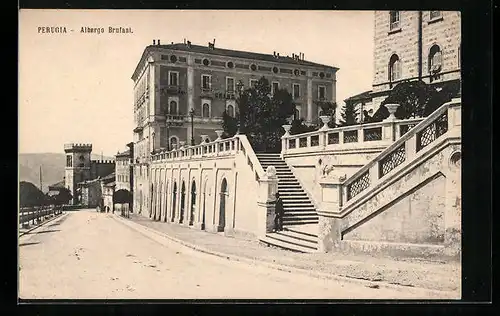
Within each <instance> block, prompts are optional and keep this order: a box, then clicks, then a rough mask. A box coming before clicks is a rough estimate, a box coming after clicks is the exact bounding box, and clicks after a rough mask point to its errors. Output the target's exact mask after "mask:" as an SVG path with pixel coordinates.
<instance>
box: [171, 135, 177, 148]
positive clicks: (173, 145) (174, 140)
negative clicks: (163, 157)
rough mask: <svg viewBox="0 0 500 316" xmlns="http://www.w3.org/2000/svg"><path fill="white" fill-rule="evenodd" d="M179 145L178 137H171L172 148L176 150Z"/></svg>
mask: <svg viewBox="0 0 500 316" xmlns="http://www.w3.org/2000/svg"><path fill="white" fill-rule="evenodd" d="M178 143H179V140H178V139H177V136H172V137H170V148H174V147H175V146H177V144H178Z"/></svg>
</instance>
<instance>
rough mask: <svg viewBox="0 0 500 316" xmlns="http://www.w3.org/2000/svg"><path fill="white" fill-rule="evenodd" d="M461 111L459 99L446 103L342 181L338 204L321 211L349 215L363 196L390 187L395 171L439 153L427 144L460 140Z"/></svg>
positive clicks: (333, 214)
mask: <svg viewBox="0 0 500 316" xmlns="http://www.w3.org/2000/svg"><path fill="white" fill-rule="evenodd" d="M460 110H461V99H459V98H457V99H453V100H452V101H450V102H448V103H445V104H443V105H442V106H441V107H440V108H439V109H437V110H436V111H434V112H433V113H432V114H431V115H429V116H428V117H426V118H425V119H423V120H422V121H421V122H420V123H418V124H417V125H416V126H415V127H413V128H412V129H411V130H409V131H408V132H407V133H405V134H404V135H403V136H401V137H400V138H399V139H398V140H396V141H395V142H394V143H392V144H391V145H390V146H388V147H387V148H386V149H385V150H383V151H382V152H381V153H380V154H379V155H377V156H376V157H375V158H374V159H373V160H372V161H370V162H369V163H368V164H366V165H365V166H363V167H362V168H361V169H359V170H358V171H357V172H355V173H354V174H353V175H351V176H350V177H349V178H347V179H341V181H340V182H339V183H338V185H337V186H336V188H337V189H336V190H339V194H340V196H339V199H338V205H337V206H336V207H335V208H334V209H333V210H327V209H326V208H328V207H326V208H325V207H322V210H321V212H322V213H324V215H329V216H334V217H341V216H343V215H345V214H347V213H348V212H349V211H350V210H352V209H353V208H354V207H356V205H358V204H359V202H360V201H361V200H364V199H365V198H366V194H362V193H365V192H368V191H369V190H370V192H371V191H373V190H374V189H376V188H377V187H379V186H380V185H381V183H386V184H387V181H388V180H389V178H391V177H394V175H395V172H396V171H398V170H400V169H401V168H404V167H408V166H409V165H410V164H414V163H415V162H416V158H417V156H419V157H420V158H422V157H423V156H428V155H429V154H430V152H433V151H435V150H436V148H430V147H428V148H426V147H427V145H429V144H431V143H434V142H436V141H439V140H441V143H442V142H443V141H445V140H446V139H447V138H449V137H451V138H457V139H460V137H461V136H460V125H461V123H460V119H461V117H460ZM445 138H446V139H445ZM441 143H439V144H441ZM436 144H437V143H436ZM439 144H437V146H438V147H439ZM324 205H325V206H326V204H324Z"/></svg>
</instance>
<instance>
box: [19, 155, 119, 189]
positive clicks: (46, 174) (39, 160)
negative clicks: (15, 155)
mask: <svg viewBox="0 0 500 316" xmlns="http://www.w3.org/2000/svg"><path fill="white" fill-rule="evenodd" d="M92 159H95V160H100V159H104V160H112V159H114V157H106V156H104V157H102V158H101V155H99V154H92ZM65 164H66V156H65V154H63V153H36V154H19V181H27V182H31V183H33V184H34V185H36V186H37V187H38V186H39V185H40V166H42V176H43V178H42V181H43V183H42V185H43V190H42V191H43V192H47V191H48V190H49V185H52V184H54V183H56V182H59V181H61V180H62V179H63V178H64V166H65Z"/></svg>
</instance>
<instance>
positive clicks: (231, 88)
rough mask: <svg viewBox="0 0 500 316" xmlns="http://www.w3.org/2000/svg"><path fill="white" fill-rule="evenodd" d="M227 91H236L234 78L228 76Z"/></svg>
mask: <svg viewBox="0 0 500 316" xmlns="http://www.w3.org/2000/svg"><path fill="white" fill-rule="evenodd" d="M226 92H228V93H234V78H231V77H226Z"/></svg>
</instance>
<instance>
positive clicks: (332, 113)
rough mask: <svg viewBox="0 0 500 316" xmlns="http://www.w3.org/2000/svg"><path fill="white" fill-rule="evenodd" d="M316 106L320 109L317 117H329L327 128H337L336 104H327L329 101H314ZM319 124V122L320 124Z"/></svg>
mask: <svg viewBox="0 0 500 316" xmlns="http://www.w3.org/2000/svg"><path fill="white" fill-rule="evenodd" d="M316 105H317V106H318V108H320V109H321V110H320V112H319V115H320V116H322V115H326V116H329V117H330V122H328V127H330V128H333V127H335V126H337V123H336V121H337V119H336V112H337V103H336V102H329V101H316ZM320 123H321V122H320Z"/></svg>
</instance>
